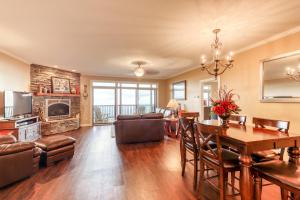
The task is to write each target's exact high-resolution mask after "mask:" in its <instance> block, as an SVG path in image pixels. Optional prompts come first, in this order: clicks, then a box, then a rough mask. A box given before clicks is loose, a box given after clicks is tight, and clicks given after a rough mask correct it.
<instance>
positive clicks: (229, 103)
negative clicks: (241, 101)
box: [211, 87, 241, 127]
mask: <svg viewBox="0 0 300 200" xmlns="http://www.w3.org/2000/svg"><path fill="white" fill-rule="evenodd" d="M234 96H237V97H238V95H236V94H234V93H233V90H227V89H226V88H225V87H224V88H221V89H220V90H219V99H213V98H211V103H212V108H211V111H212V112H213V113H214V114H216V115H217V116H218V117H219V118H220V119H221V122H222V126H224V127H228V122H229V117H230V115H232V114H239V112H240V111H241V109H240V108H239V106H238V105H237V104H236V103H235V101H234V100H233V97H234Z"/></svg>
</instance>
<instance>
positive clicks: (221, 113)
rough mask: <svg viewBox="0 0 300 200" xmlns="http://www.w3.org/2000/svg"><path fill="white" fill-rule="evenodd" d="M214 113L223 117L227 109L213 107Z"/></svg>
mask: <svg viewBox="0 0 300 200" xmlns="http://www.w3.org/2000/svg"><path fill="white" fill-rule="evenodd" d="M213 111H214V113H215V114H217V115H223V114H224V113H225V108H224V107H223V106H215V107H213Z"/></svg>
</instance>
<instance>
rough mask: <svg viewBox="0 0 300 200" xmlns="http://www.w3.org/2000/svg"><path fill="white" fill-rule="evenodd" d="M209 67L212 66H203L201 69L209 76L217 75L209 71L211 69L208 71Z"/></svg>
mask: <svg viewBox="0 0 300 200" xmlns="http://www.w3.org/2000/svg"><path fill="white" fill-rule="evenodd" d="M209 67H210V65H209V66H203V67H202V68H201V69H202V71H203V70H205V71H206V72H207V73H208V74H209V75H215V73H213V72H211V71H209V69H208V68H209Z"/></svg>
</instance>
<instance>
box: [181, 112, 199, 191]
mask: <svg viewBox="0 0 300 200" xmlns="http://www.w3.org/2000/svg"><path fill="white" fill-rule="evenodd" d="M179 124H180V125H179V127H180V129H181V140H180V152H181V168H182V172H181V175H182V176H184V174H185V166H186V163H191V164H193V167H194V182H193V187H194V189H196V188H197V179H198V171H199V170H198V160H199V149H198V146H197V144H196V139H195V132H194V127H193V124H194V119H193V118H185V117H180V118H179ZM187 152H188V153H190V154H191V155H192V159H188V158H187Z"/></svg>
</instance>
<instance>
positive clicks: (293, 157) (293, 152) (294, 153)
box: [288, 147, 300, 199]
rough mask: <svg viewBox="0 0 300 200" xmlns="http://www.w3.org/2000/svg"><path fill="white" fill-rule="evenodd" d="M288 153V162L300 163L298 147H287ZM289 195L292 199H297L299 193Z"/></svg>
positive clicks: (299, 149) (299, 196)
mask: <svg viewBox="0 0 300 200" xmlns="http://www.w3.org/2000/svg"><path fill="white" fill-rule="evenodd" d="M288 154H289V162H292V163H295V164H297V165H299V164H300V148H299V147H289V148H288ZM291 196H292V197H293V198H294V199H299V198H300V195H299V194H293V193H291Z"/></svg>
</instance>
